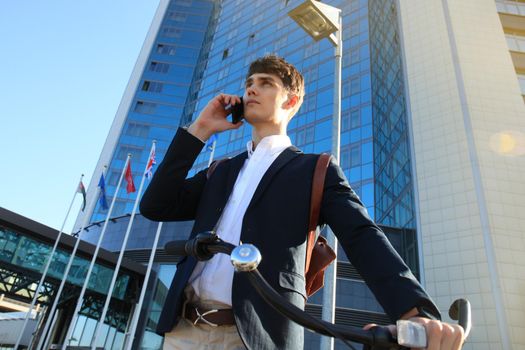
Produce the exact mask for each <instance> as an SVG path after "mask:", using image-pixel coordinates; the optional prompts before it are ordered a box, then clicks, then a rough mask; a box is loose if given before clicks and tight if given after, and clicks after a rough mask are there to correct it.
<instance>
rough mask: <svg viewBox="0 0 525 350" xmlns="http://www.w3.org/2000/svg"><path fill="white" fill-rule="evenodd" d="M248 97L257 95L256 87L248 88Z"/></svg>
mask: <svg viewBox="0 0 525 350" xmlns="http://www.w3.org/2000/svg"><path fill="white" fill-rule="evenodd" d="M246 95H247V96H251V95H257V89H256V88H255V86H254V85H250V86H248V87H247V88H246Z"/></svg>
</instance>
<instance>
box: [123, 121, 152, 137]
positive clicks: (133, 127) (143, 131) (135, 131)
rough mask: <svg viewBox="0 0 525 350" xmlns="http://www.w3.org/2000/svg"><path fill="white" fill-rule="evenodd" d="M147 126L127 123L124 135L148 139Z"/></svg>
mask: <svg viewBox="0 0 525 350" xmlns="http://www.w3.org/2000/svg"><path fill="white" fill-rule="evenodd" d="M149 128H150V127H149V125H144V124H139V123H129V124H128V128H127V130H126V135H129V136H138V137H148V134H149Z"/></svg>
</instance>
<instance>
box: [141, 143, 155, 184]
mask: <svg viewBox="0 0 525 350" xmlns="http://www.w3.org/2000/svg"><path fill="white" fill-rule="evenodd" d="M155 164H157V162H156V161H155V143H153V146H152V147H151V152H150V154H149V159H148V165H147V166H146V171H145V172H144V175H146V178H147V179H148V180H151V178H152V177H153V165H155Z"/></svg>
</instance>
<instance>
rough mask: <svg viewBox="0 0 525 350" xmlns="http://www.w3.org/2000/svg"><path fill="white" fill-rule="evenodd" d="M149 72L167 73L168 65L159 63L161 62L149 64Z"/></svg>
mask: <svg viewBox="0 0 525 350" xmlns="http://www.w3.org/2000/svg"><path fill="white" fill-rule="evenodd" d="M149 70H150V72H156V73H163V74H165V73H168V71H169V70H170V65H169V63H161V62H151V63H150V65H149Z"/></svg>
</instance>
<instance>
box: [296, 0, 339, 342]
mask: <svg viewBox="0 0 525 350" xmlns="http://www.w3.org/2000/svg"><path fill="white" fill-rule="evenodd" d="M288 16H290V17H291V18H292V19H293V20H294V21H295V22H296V23H297V24H299V26H301V28H303V29H304V31H306V33H308V34H309V35H310V36H311V37H312V38H313V39H314V40H315V41H319V40H321V39H323V38H327V39H328V40H330V42H331V43H332V45H334V47H335V73H334V76H335V78H334V113H333V118H332V155H333V156H334V157H335V160H336V162H337V163H338V164H339V153H340V151H339V149H340V143H341V142H340V134H341V57H342V52H343V38H342V33H341V31H342V16H341V10H340V9H338V8H336V7H333V6H330V5H327V4H324V3H321V2H319V1H315V0H306V1H305V2H303V3H302V4H301V5H299V6H297V7H296V8H294V9H293V10H291V11H290V12H288ZM327 240H328V244H329V245H330V246H332V247H333V249H334V250H335V251H337V239H336V237H335V235H334V233H333V232H332V230H331V229H330V228H328V229H327ZM336 278H337V259H336V260H335V261H334V263H333V264H331V265H330V266H329V267H328V269H326V271H325V285H324V288H323V312H322V319H323V320H325V321H328V322H331V323H334V322H335V294H336ZM333 348H334V339H333V338H332V337H322V338H321V349H333Z"/></svg>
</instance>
